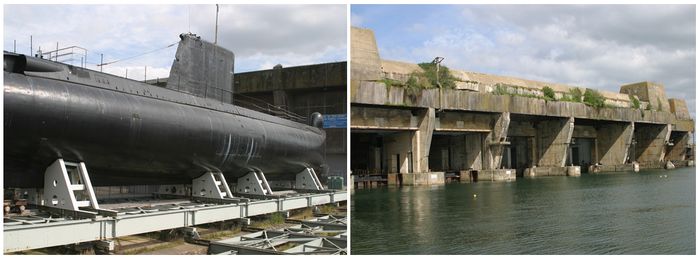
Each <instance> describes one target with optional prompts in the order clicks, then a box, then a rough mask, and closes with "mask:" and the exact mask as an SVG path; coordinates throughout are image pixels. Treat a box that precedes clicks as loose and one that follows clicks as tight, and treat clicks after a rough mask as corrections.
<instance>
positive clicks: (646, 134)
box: [634, 124, 671, 163]
mask: <svg viewBox="0 0 700 259" xmlns="http://www.w3.org/2000/svg"><path fill="white" fill-rule="evenodd" d="M635 126H636V127H637V128H638V130H635V131H634V138H635V140H636V141H637V144H636V150H635V153H636V157H635V160H634V161H638V162H640V163H644V162H660V161H662V160H663V158H664V155H665V153H666V145H667V143H668V141H669V139H670V137H671V125H670V124H669V125H657V124H636V125H635Z"/></svg>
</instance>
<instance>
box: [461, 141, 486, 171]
mask: <svg viewBox="0 0 700 259" xmlns="http://www.w3.org/2000/svg"><path fill="white" fill-rule="evenodd" d="M484 135H486V134H484V133H476V134H468V135H465V136H464V143H465V148H466V156H465V157H466V162H465V168H463V169H469V168H471V169H474V170H481V169H484V167H483V165H482V161H483V158H482V154H483V153H484V148H483V147H484V145H483V143H484Z"/></svg>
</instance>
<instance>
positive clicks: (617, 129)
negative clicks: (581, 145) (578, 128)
mask: <svg viewBox="0 0 700 259" xmlns="http://www.w3.org/2000/svg"><path fill="white" fill-rule="evenodd" d="M600 131H601V132H605V134H600V135H599V136H598V138H597V140H596V148H597V150H596V152H597V155H598V157H599V159H598V161H597V162H598V163H600V164H602V165H616V164H624V163H627V156H628V154H629V148H630V145H631V143H632V137H633V136H634V134H633V133H634V123H618V124H609V125H603V126H600Z"/></svg>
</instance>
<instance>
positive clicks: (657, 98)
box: [656, 97, 663, 111]
mask: <svg viewBox="0 0 700 259" xmlns="http://www.w3.org/2000/svg"><path fill="white" fill-rule="evenodd" d="M656 100H658V101H659V107H658V110H659V111H662V110H663V109H661V108H662V107H663V106H662V105H661V98H659V97H656Z"/></svg>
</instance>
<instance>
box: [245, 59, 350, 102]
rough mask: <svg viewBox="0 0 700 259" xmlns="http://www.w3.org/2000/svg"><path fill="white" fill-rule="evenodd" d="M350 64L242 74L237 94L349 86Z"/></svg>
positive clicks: (287, 68) (326, 64)
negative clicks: (348, 71)
mask: <svg viewBox="0 0 700 259" xmlns="http://www.w3.org/2000/svg"><path fill="white" fill-rule="evenodd" d="M347 68H348V66H347V62H334V63H325V64H315V65H307V66H296V67H285V68H282V69H269V70H261V71H253V72H246V73H238V74H236V75H235V80H234V84H233V87H234V91H235V93H243V94H246V93H258V92H271V91H274V90H295V89H308V88H317V87H327V86H346V85H347Z"/></svg>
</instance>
